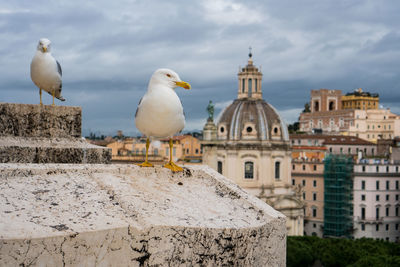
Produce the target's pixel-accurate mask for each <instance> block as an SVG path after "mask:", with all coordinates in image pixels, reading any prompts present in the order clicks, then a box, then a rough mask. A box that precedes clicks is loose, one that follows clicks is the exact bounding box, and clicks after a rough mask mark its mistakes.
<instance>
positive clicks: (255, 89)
mask: <svg viewBox="0 0 400 267" xmlns="http://www.w3.org/2000/svg"><path fill="white" fill-rule="evenodd" d="M254 92H257V79H254Z"/></svg>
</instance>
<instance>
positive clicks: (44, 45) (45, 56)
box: [31, 38, 65, 106]
mask: <svg viewBox="0 0 400 267" xmlns="http://www.w3.org/2000/svg"><path fill="white" fill-rule="evenodd" d="M50 44H51V42H50V40H49V39H46V38H42V39H40V40H39V44H38V46H37V51H36V54H35V56H34V57H33V59H32V62H31V79H32V81H33V83H34V84H35V85H36V86H37V87H39V94H40V105H43V103H42V90H45V91H46V92H47V93H49V94H50V95H52V96H53V105H52V106H54V98H55V97H56V98H57V99H59V100H61V101H65V99H64V98H63V97H62V96H61V88H62V81H61V76H62V70H61V65H60V63H58V61H57V60H56V59H55V58H54V57H53V56H52V55H51V52H50Z"/></svg>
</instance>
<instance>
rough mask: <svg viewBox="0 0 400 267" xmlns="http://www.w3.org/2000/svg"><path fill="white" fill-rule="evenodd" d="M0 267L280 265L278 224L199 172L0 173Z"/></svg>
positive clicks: (17, 167) (41, 167)
mask: <svg viewBox="0 0 400 267" xmlns="http://www.w3.org/2000/svg"><path fill="white" fill-rule="evenodd" d="M0 215H1V216H0V266H28V265H29V266H285V258H286V227H285V218H284V216H283V215H282V214H281V213H279V212H277V211H275V210H274V209H272V208H271V207H269V206H268V205H267V204H265V203H264V202H262V201H261V200H259V199H257V198H255V197H253V196H251V195H249V194H247V193H246V192H244V191H243V190H242V189H240V188H239V187H238V186H236V185H234V184H233V183H231V182H230V181H229V180H228V179H226V178H225V177H223V176H221V175H220V174H218V173H217V172H215V171H213V170H211V169H210V168H208V167H205V166H193V167H190V168H189V169H188V168H185V170H184V172H183V173H178V174H173V173H171V172H170V171H169V170H167V169H164V168H161V167H155V168H139V167H137V166H134V165H100V164H79V165H78V164H76V165H71V164H15V163H14V164H9V163H8V164H0Z"/></svg>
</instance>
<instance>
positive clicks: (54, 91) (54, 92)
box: [52, 90, 56, 107]
mask: <svg viewBox="0 0 400 267" xmlns="http://www.w3.org/2000/svg"><path fill="white" fill-rule="evenodd" d="M55 94H56V90H53V93H52V95H53V104H52V106H53V107H54V106H55V105H54V97H55Z"/></svg>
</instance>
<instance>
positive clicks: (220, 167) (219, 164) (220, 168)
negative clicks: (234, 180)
mask: <svg viewBox="0 0 400 267" xmlns="http://www.w3.org/2000/svg"><path fill="white" fill-rule="evenodd" d="M217 165H218V166H217V169H218V172H219V173H220V174H222V161H218V164H217Z"/></svg>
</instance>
